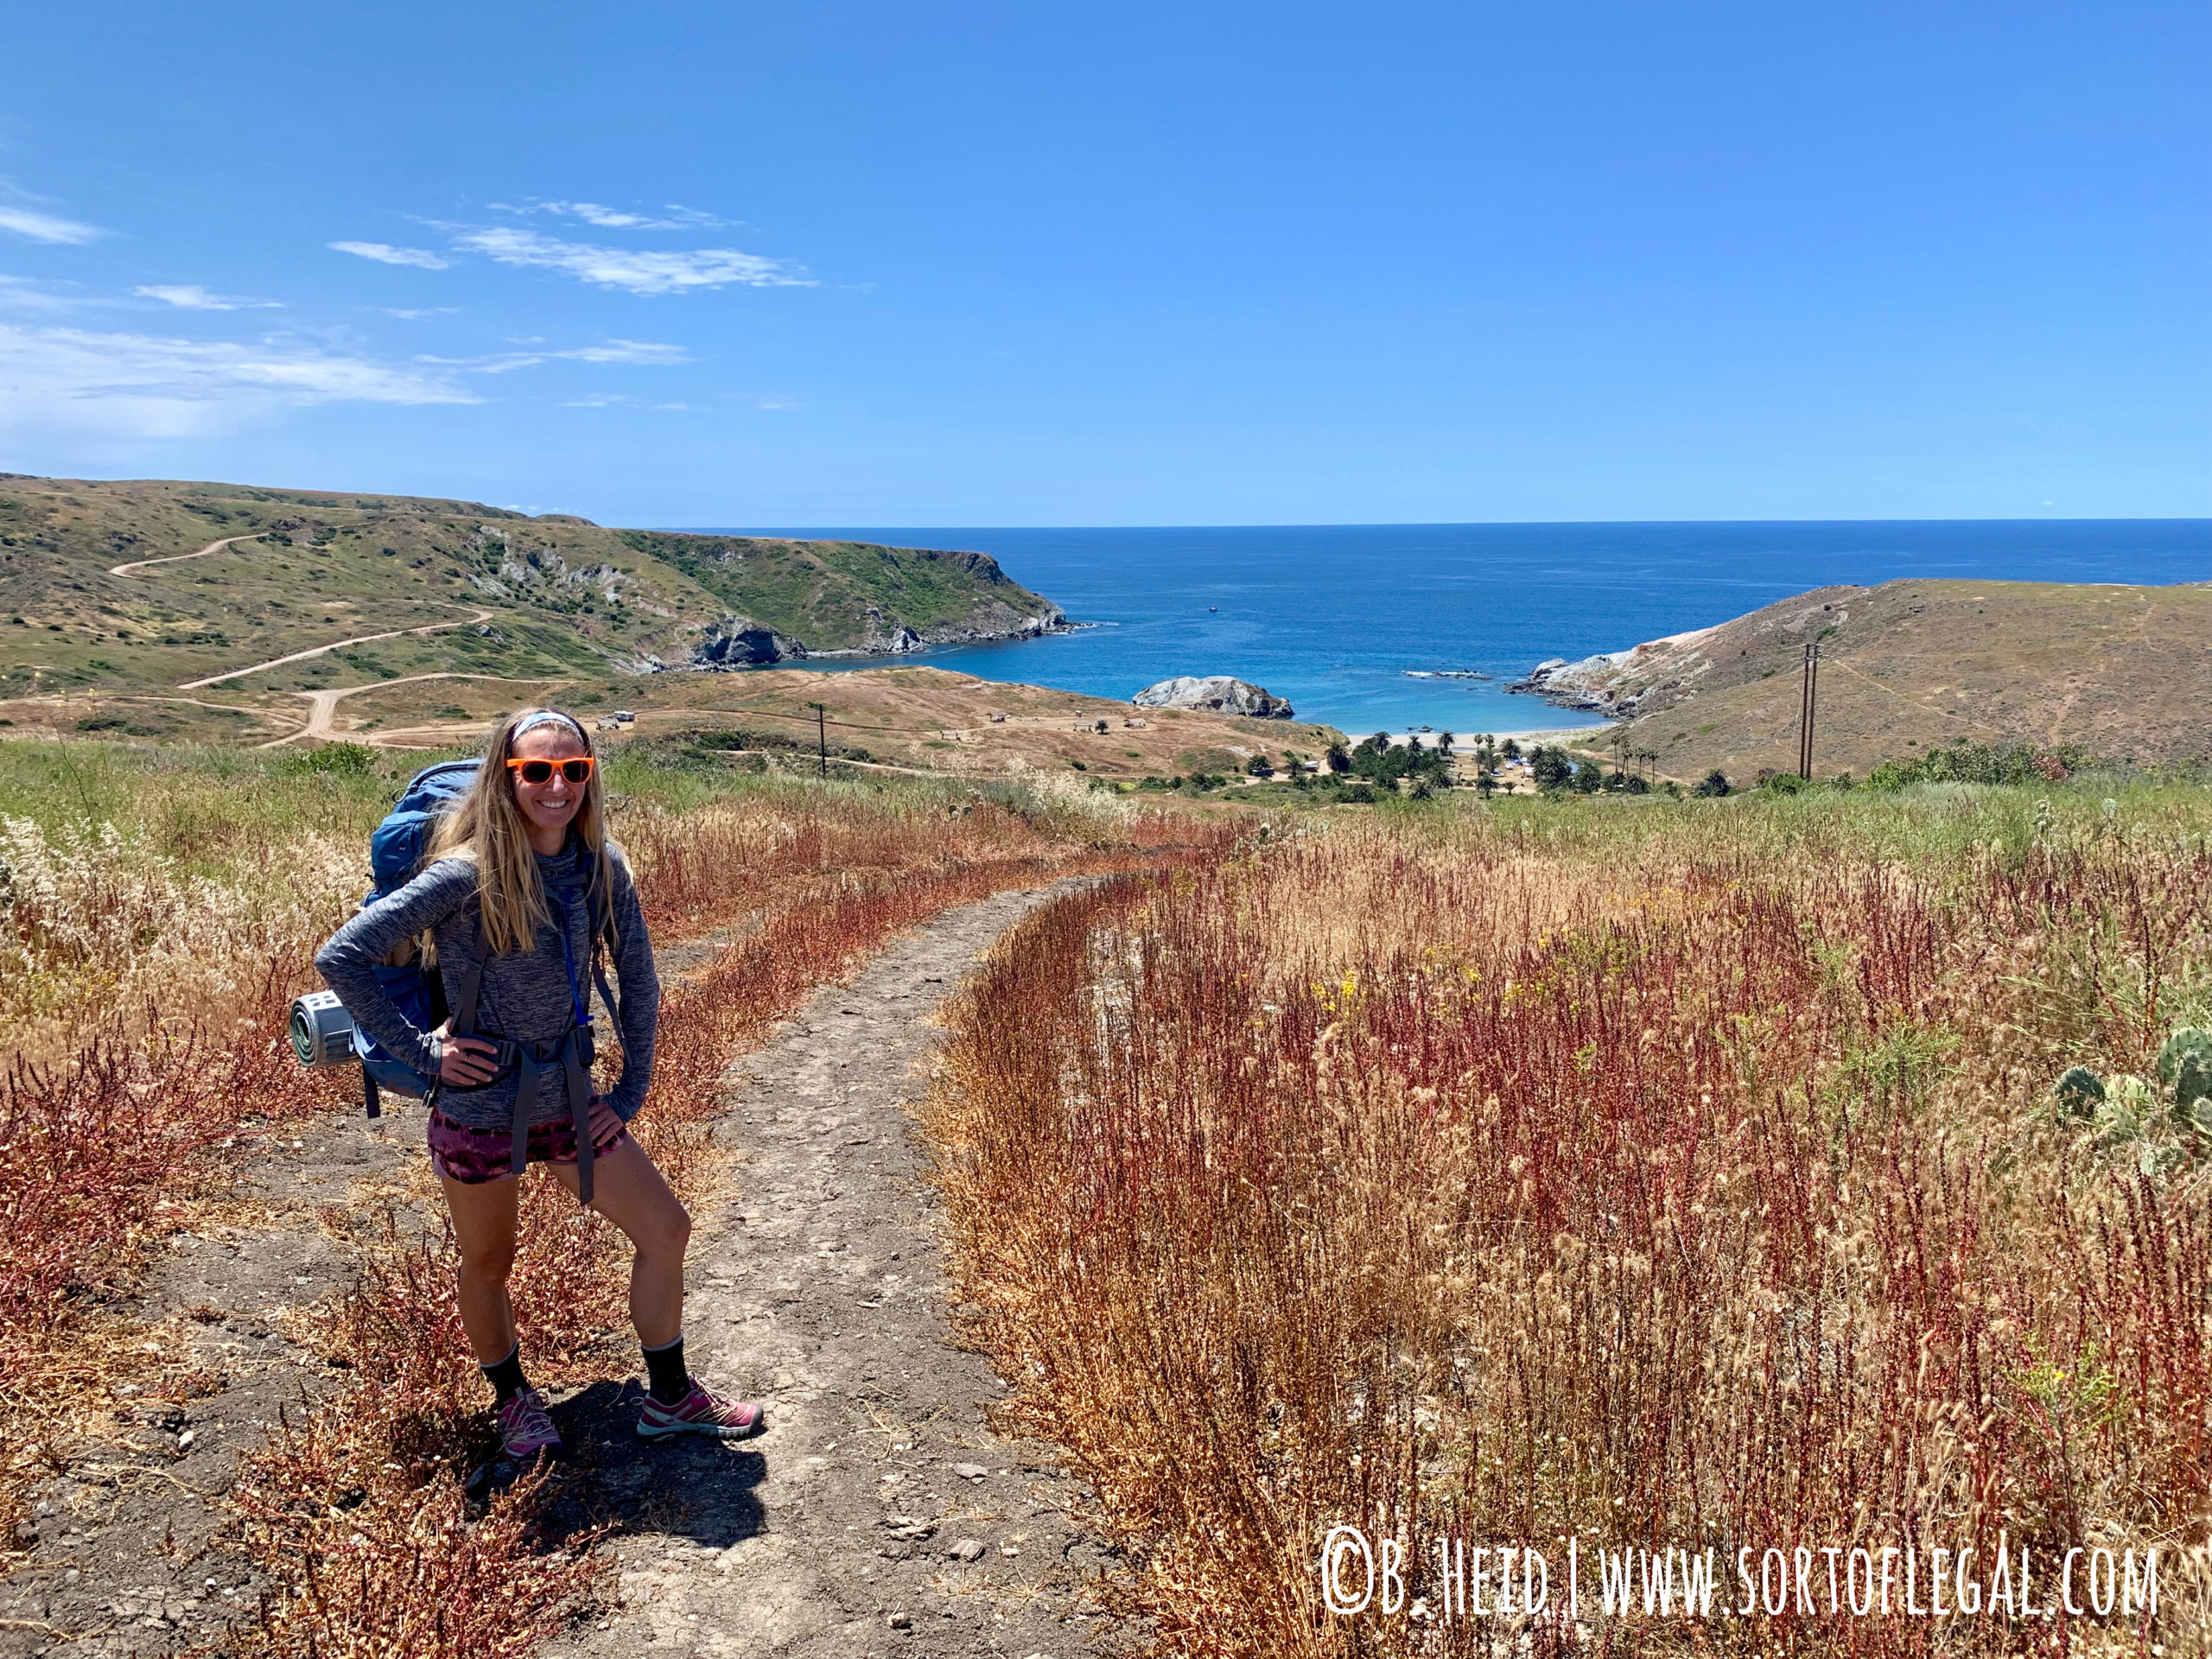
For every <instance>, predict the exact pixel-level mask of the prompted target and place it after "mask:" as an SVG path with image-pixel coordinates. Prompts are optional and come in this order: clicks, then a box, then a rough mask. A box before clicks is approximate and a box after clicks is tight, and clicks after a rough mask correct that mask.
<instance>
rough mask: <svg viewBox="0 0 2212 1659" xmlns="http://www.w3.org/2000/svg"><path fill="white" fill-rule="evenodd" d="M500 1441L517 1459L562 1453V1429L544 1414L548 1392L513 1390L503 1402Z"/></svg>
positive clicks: (525, 1459)
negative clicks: (544, 1393) (514, 1392)
mask: <svg viewBox="0 0 2212 1659" xmlns="http://www.w3.org/2000/svg"><path fill="white" fill-rule="evenodd" d="M498 1416H499V1444H500V1446H503V1447H505V1450H506V1453H507V1456H508V1457H509V1458H510V1459H512V1460H513V1461H515V1462H517V1463H528V1462H530V1461H531V1459H534V1458H536V1457H537V1456H538V1455H539V1454H540V1453H541V1452H543V1453H550V1455H552V1456H554V1457H558V1456H559V1455H560V1454H561V1431H560V1430H559V1429H557V1428H556V1427H553V1420H552V1419H551V1418H550V1417H549V1416H547V1415H546V1414H545V1396H544V1395H542V1394H540V1393H539V1392H538V1391H537V1389H523V1390H522V1391H521V1392H520V1393H518V1394H511V1395H508V1396H507V1397H506V1399H505V1401H504V1402H501V1403H500V1406H499V1412H498Z"/></svg>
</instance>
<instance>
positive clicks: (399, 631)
mask: <svg viewBox="0 0 2212 1659" xmlns="http://www.w3.org/2000/svg"><path fill="white" fill-rule="evenodd" d="M186 556H187V557H188V558H191V557H197V555H195V554H188V555H186ZM498 614H499V613H498V612H497V611H479V612H477V613H476V614H475V615H474V616H464V617H459V618H456V619H455V620H453V621H451V622H432V623H430V624H429V625H428V626H424V627H419V628H387V629H385V631H384V632H382V633H357V634H355V635H354V636H353V638H352V639H334V640H332V641H331V642H330V643H329V644H328V645H310V646H309V647H308V649H307V650H305V651H296V652H291V653H290V654H289V656H283V657H271V658H270V659H269V660H268V661H267V662H265V663H256V664H253V665H252V666H251V667H249V668H232V669H226V670H225V671H223V672H222V673H220V674H210V675H208V676H207V677H206V678H205V679H200V680H187V681H185V682H184V683H182V684H181V685H179V686H178V687H177V690H180V691H198V690H201V689H202V688H204V687H207V686H210V685H220V684H221V683H223V682H224V681H225V680H237V679H243V678H245V676H247V675H249V674H258V673H260V672H261V671H263V670H264V669H269V668H282V667H283V665H284V664H287V663H303V662H305V661H307V659H308V658H310V657H320V656H321V655H322V654H323V652H327V651H339V650H342V649H343V648H344V647H346V646H347V645H373V644H374V643H375V642H376V641H378V640H379V639H398V638H399V637H400V636H401V635H403V634H410V633H442V632H444V631H445V630H446V629H448V628H466V627H470V626H474V625H475V624H477V623H480V622H489V621H490V620H492V619H493V617H494V616H497V615H498ZM351 689H352V690H356V691H358V690H362V689H363V688H361V687H359V686H354V687H353V688H351Z"/></svg>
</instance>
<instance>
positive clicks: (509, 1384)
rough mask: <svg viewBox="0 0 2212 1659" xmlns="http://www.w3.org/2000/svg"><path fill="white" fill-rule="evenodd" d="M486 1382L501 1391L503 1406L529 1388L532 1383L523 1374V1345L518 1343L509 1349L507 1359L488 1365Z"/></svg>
mask: <svg viewBox="0 0 2212 1659" xmlns="http://www.w3.org/2000/svg"><path fill="white" fill-rule="evenodd" d="M484 1380H485V1381H486V1383H490V1384H491V1385H492V1386H493V1388H494V1389H498V1390H499V1404H501V1405H503V1406H504V1405H505V1404H506V1403H507V1402H508V1401H510V1400H512V1399H513V1398H514V1397H515V1395H518V1394H520V1393H521V1392H522V1391H523V1390H524V1389H526V1388H528V1387H529V1386H530V1381H529V1379H528V1378H526V1377H525V1376H523V1374H522V1344H520V1343H517V1344H515V1345H514V1346H513V1347H512V1348H510V1349H508V1350H507V1357H505V1359H499V1360H494V1361H493V1362H492V1363H490V1364H489V1365H486V1367H485V1368H484Z"/></svg>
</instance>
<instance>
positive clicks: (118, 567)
mask: <svg viewBox="0 0 2212 1659" xmlns="http://www.w3.org/2000/svg"><path fill="white" fill-rule="evenodd" d="M268 533H269V532H268V531H265V530H257V531H254V532H253V534H251V536H226V537H223V539H222V540H221V541H219V542H210V543H207V546H205V547H203V548H201V549H200V550H199V551H198V552H197V553H171V554H169V555H168V556H166V557H163V558H159V559H134V560H132V561H131V562H130V563H129V564H111V565H110V566H108V568H107V573H108V575H111V576H127V575H130V574H131V573H132V572H133V571H137V570H144V569H150V568H151V567H153V566H154V565H157V564H182V563H184V562H185V561H186V560H187V559H204V558H206V557H207V556H208V555H209V554H210V553H219V552H221V551H222V550H224V549H225V548H226V547H228V546H230V545H231V543H233V542H257V541H259V540H260V539H261V538H262V537H264V536H266V535H267V534H268Z"/></svg>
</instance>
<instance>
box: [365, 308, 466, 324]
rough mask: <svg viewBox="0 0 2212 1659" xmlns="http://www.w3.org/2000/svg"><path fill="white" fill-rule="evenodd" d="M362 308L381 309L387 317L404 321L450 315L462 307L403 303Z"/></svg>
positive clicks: (416, 320)
mask: <svg viewBox="0 0 2212 1659" xmlns="http://www.w3.org/2000/svg"><path fill="white" fill-rule="evenodd" d="M363 309H364V310H368V311H381V312H383V313H384V314H385V315H386V316H387V317H397V318H399V319H400V321H403V322H420V321H423V319H424V318H426V317H449V316H451V315H454V313H455V312H456V311H458V310H460V309H461V308H460V307H459V306H457V305H422V306H412V307H410V306H403V305H371V306H365V307H363Z"/></svg>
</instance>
